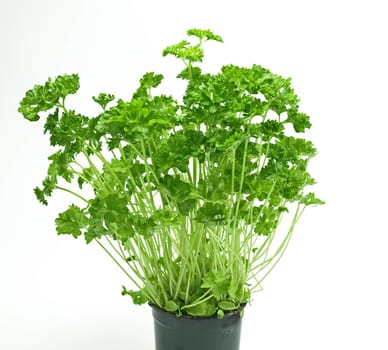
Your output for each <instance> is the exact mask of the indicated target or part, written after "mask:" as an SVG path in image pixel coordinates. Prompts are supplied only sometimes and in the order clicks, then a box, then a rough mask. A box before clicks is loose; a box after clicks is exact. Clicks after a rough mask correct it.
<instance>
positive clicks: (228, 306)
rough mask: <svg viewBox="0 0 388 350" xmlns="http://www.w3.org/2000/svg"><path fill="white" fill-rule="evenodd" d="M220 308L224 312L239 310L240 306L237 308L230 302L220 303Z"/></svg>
mask: <svg viewBox="0 0 388 350" xmlns="http://www.w3.org/2000/svg"><path fill="white" fill-rule="evenodd" d="M218 307H219V308H221V309H222V310H224V311H230V310H235V309H237V308H238V306H236V305H235V304H234V303H233V302H231V301H228V300H224V301H219V302H218Z"/></svg>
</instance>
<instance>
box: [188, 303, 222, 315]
mask: <svg viewBox="0 0 388 350" xmlns="http://www.w3.org/2000/svg"><path fill="white" fill-rule="evenodd" d="M185 311H186V312H187V313H188V314H189V315H190V316H197V317H201V316H202V317H208V316H212V315H214V314H215V313H216V311H217V307H216V305H215V302H214V300H212V299H209V300H205V301H203V302H201V303H200V304H196V305H194V306H188V307H185Z"/></svg>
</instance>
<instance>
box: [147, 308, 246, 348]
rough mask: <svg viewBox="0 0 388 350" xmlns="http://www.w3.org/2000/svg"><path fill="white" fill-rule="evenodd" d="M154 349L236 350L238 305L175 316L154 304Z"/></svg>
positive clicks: (238, 326)
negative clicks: (231, 308) (218, 312)
mask: <svg viewBox="0 0 388 350" xmlns="http://www.w3.org/2000/svg"><path fill="white" fill-rule="evenodd" d="M151 307H152V314H153V317H154V329H155V350H238V349H239V347H240V333H241V322H242V318H241V315H242V312H241V311H242V308H240V309H238V310H235V311H231V312H228V313H226V312H225V315H224V317H223V318H222V319H218V318H217V316H212V317H191V316H185V315H184V316H181V317H177V316H176V315H175V314H173V313H169V312H166V311H164V310H162V309H160V308H158V307H156V306H154V305H151Z"/></svg>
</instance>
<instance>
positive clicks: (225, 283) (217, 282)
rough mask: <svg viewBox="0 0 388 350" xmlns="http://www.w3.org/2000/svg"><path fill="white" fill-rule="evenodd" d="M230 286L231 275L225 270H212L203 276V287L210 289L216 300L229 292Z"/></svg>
mask: <svg viewBox="0 0 388 350" xmlns="http://www.w3.org/2000/svg"><path fill="white" fill-rule="evenodd" d="M229 286H230V275H229V273H227V272H225V271H213V270H212V271H210V272H208V273H207V274H206V275H205V277H204V278H203V283H202V284H201V288H206V289H210V290H211V292H212V294H213V295H214V297H215V299H216V300H221V299H222V297H223V296H224V295H226V294H227V292H228V289H229Z"/></svg>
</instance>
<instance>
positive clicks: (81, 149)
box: [19, 29, 323, 350]
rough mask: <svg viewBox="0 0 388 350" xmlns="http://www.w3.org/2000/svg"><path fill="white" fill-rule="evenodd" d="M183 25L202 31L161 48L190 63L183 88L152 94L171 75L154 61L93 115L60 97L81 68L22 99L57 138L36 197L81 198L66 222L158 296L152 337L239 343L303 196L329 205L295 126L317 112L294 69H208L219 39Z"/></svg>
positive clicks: (142, 289)
mask: <svg viewBox="0 0 388 350" xmlns="http://www.w3.org/2000/svg"><path fill="white" fill-rule="evenodd" d="M187 34H188V36H190V37H194V39H195V40H196V42H195V43H191V42H190V41H186V40H184V41H181V42H179V43H178V44H176V45H172V46H169V47H167V48H166V49H165V50H164V51H163V55H164V56H166V55H173V56H175V57H176V58H178V59H179V60H180V61H181V62H182V63H183V70H182V71H181V72H180V73H179V75H178V78H179V79H184V80H185V81H186V82H187V88H186V92H185V94H184V96H183V98H181V99H175V98H173V97H172V96H166V95H163V94H162V95H157V94H155V93H153V88H156V87H157V86H158V85H159V84H160V83H161V82H162V80H163V76H162V75H160V74H155V73H146V74H145V75H144V76H143V77H142V78H141V79H140V86H139V87H138V89H137V90H136V91H135V92H134V94H133V96H132V98H131V99H130V100H129V101H125V100H122V99H118V100H116V99H115V97H114V96H113V95H110V94H104V93H102V94H100V95H98V96H97V97H93V100H94V101H95V102H97V103H98V104H99V105H100V106H101V108H102V112H101V114H99V115H97V116H94V117H87V116H85V115H81V114H79V113H77V112H76V111H75V110H73V109H70V108H69V107H68V106H67V105H66V103H65V100H66V97H67V96H68V95H70V94H75V93H76V92H77V90H78V88H79V78H78V76H77V75H76V74H73V75H62V76H58V77H57V78H56V79H54V80H52V79H48V80H47V82H46V83H45V84H44V85H35V86H34V88H33V89H31V90H29V91H27V93H26V95H25V97H24V98H23V100H22V101H21V103H20V108H19V111H20V112H21V113H22V114H23V116H24V117H25V118H26V119H28V120H30V121H38V120H39V119H40V118H41V117H43V116H44V117H45V123H44V133H46V134H48V135H49V137H50V144H51V146H53V147H55V152H54V153H52V154H51V155H50V156H49V157H48V159H49V161H50V162H49V167H48V172H47V177H46V178H45V179H44V180H43V183H42V185H41V186H40V187H37V188H35V194H36V196H37V198H38V199H39V201H40V202H41V203H43V204H45V205H47V201H48V197H50V196H51V195H52V192H53V191H55V190H61V191H65V192H67V193H69V195H70V196H73V198H74V201H72V203H71V204H70V205H69V207H68V208H67V210H65V211H64V212H62V213H60V214H59V215H58V217H57V218H56V220H55V224H56V230H57V233H58V234H69V235H72V236H74V237H75V238H78V237H80V236H83V238H84V239H85V240H86V243H93V244H98V245H99V246H100V247H101V248H102V249H103V250H104V251H105V252H106V253H107V254H108V255H109V256H110V257H111V258H112V259H113V261H114V263H116V264H117V266H118V267H119V268H120V269H121V270H123V271H124V273H125V274H126V275H127V277H128V279H129V281H128V283H129V284H130V287H123V290H122V294H123V295H129V296H131V297H132V299H133V302H134V303H135V304H144V303H148V304H150V305H151V306H152V308H153V314H154V317H155V335H156V348H157V349H158V350H165V349H168V350H171V349H175V348H178V347H179V348H180V349H198V348H199V347H201V348H202V349H203V350H207V349H212V350H214V349H222V350H236V349H238V346H239V334H240V333H239V332H240V323H241V316H242V311H243V308H244V306H245V305H246V304H247V303H248V302H249V301H250V298H251V295H252V293H253V292H254V291H257V290H259V289H260V288H261V284H262V281H263V279H264V278H265V277H266V276H267V275H268V273H269V272H270V271H271V270H272V268H273V267H274V266H275V265H276V263H277V262H278V261H279V259H280V258H281V256H282V254H283V253H284V251H285V249H286V247H287V245H288V243H289V240H290V238H291V235H292V233H293V231H294V227H295V224H296V223H297V222H298V220H299V218H300V217H301V215H302V213H303V212H304V210H305V208H306V207H307V206H309V205H316V204H322V203H323V202H322V201H321V200H319V199H317V198H316V197H315V195H314V194H313V193H312V192H308V191H306V189H305V188H306V187H307V186H310V185H313V184H314V180H313V178H312V177H311V176H310V174H309V173H308V172H307V165H308V163H309V160H310V159H311V158H312V157H313V156H314V155H315V154H316V149H315V148H314V146H313V144H312V143H311V142H310V141H308V140H306V139H304V138H300V137H298V135H300V134H303V133H304V132H305V130H306V129H308V128H310V126H311V123H310V121H309V117H308V116H307V115H306V114H304V113H301V112H300V111H299V108H298V102H299V99H298V97H297V96H296V95H295V93H294V90H293V89H292V87H291V80H290V79H284V78H282V77H281V76H279V75H276V74H273V73H271V72H270V71H269V70H268V69H265V68H263V67H261V66H259V65H253V66H252V67H250V68H243V67H238V66H235V65H226V66H223V67H222V68H221V71H220V72H219V73H217V74H210V73H204V72H202V70H201V68H200V67H199V63H200V62H201V61H202V59H203V55H204V52H203V44H204V43H205V42H207V41H211V40H213V41H218V42H222V39H221V37H220V36H218V35H215V34H214V33H212V32H211V31H210V30H200V29H191V30H189V31H188V32H187ZM283 217H288V218H289V219H288V222H286V224H287V225H288V226H287V229H286V231H285V234H284V235H281V233H279V231H278V230H277V228H278V226H279V224H280V222H281V220H282V218H283ZM277 232H278V233H277ZM165 326H167V327H165ZM165 331H166V332H167V333H165ZM168 332H171V333H168ZM190 332H191V333H194V334H190ZM206 337H207V340H205V338H206ZM205 341H207V343H206V342H205Z"/></svg>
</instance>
